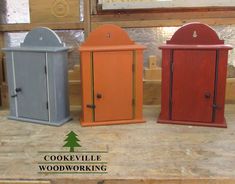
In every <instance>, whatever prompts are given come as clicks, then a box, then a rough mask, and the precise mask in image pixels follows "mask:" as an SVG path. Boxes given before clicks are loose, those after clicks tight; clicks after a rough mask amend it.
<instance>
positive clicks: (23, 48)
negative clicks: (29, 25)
mask: <svg viewBox="0 0 235 184" xmlns="http://www.w3.org/2000/svg"><path fill="white" fill-rule="evenodd" d="M3 50H4V51H6V52H9V51H20V52H60V51H61V52H62V51H67V50H69V47H66V46H65V44H64V43H63V42H62V41H61V40H60V38H59V36H58V35H57V34H56V33H55V32H54V31H52V30H51V29H49V28H46V27H39V28H35V29H33V30H31V31H30V32H28V34H27V35H26V37H25V39H24V41H23V43H21V44H20V46H18V47H9V48H3Z"/></svg>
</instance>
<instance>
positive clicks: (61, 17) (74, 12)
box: [29, 0, 80, 23]
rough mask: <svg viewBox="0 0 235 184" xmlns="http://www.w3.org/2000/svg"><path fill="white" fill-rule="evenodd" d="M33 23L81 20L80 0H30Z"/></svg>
mask: <svg viewBox="0 0 235 184" xmlns="http://www.w3.org/2000/svg"><path fill="white" fill-rule="evenodd" d="M29 6H30V19H31V22H32V23H46V22H53V23H55V22H79V21H80V1H79V0H69V1H68V0H40V1H38V0H29Z"/></svg>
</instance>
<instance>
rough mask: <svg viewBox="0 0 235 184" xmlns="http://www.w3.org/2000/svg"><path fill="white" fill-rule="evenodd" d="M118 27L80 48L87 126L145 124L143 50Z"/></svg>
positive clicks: (101, 31) (94, 35)
mask: <svg viewBox="0 0 235 184" xmlns="http://www.w3.org/2000/svg"><path fill="white" fill-rule="evenodd" d="M144 48H145V47H144V46H141V45H137V44H135V43H134V42H133V41H131V40H130V38H129V37H128V34H127V33H126V32H125V31H124V30H122V29H121V28H119V27H118V26H115V25H104V26H101V27H99V28H97V29H96V30H94V31H93V32H91V33H90V35H89V37H88V38H87V40H86V41H85V43H84V44H83V45H82V46H81V47H80V49H79V50H80V54H81V84H82V115H81V124H82V125H83V126H95V125H108V124H124V123H141V122H144V120H143V119H142V101H143V100H142V96H143V83H142V65H143V63H142V62H143V49H144Z"/></svg>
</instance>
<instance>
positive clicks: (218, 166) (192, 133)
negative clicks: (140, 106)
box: [0, 105, 235, 184]
mask: <svg viewBox="0 0 235 184" xmlns="http://www.w3.org/2000/svg"><path fill="white" fill-rule="evenodd" d="M234 107H235V106H234V105H226V113H225V116H226V119H227V123H228V128H227V129H219V128H209V127H191V126H179V125H162V124H157V123H156V117H157V116H158V114H159V112H160V107H159V106H154V107H145V108H144V117H145V119H146V121H147V122H146V123H144V124H132V125H125V126H124V125H115V126H102V127H89V128H84V127H81V126H80V124H79V120H78V118H79V112H80V110H79V111H78V110H75V111H72V116H73V118H74V120H73V121H71V122H69V123H67V124H65V125H63V126H61V127H50V126H43V125H36V124H32V123H25V122H17V121H12V120H7V119H6V114H7V111H0V126H1V129H0V140H1V141H0V163H1V164H0V179H4V178H8V179H14V180H16V179H21V180H22V179H29V180H35V179H36V180H40V179H43V180H51V181H52V183H57V184H62V183H63V184H64V183H66V184H72V183H81V184H82V183H84V182H86V184H89V183H94V184H97V183H98V182H99V183H98V184H101V183H103V184H121V183H122V184H123V183H128V184H131V183H133V184H134V183H135V184H146V183H147V184H154V183H156V184H159V183H160V184H198V183H200V184H212V183H213V184H222V183H223V184H234V180H235V164H234V155H235V134H234V131H235V108H234ZM71 130H73V131H74V132H76V133H77V134H78V137H79V139H80V140H81V141H80V143H81V145H82V147H81V148H78V149H80V150H108V153H107V155H106V159H107V162H108V173H107V174H104V175H99V174H98V175H93V174H83V175H81V174H73V175H63V174H62V175H56V174H55V175H54V174H52V175H44V174H39V173H38V167H37V162H38V161H40V160H41V155H40V154H39V153H38V151H46V150H48V151H50V150H51V151H56V150H64V148H63V147H62V146H63V145H64V139H65V138H66V135H67V133H68V132H69V131H71Z"/></svg>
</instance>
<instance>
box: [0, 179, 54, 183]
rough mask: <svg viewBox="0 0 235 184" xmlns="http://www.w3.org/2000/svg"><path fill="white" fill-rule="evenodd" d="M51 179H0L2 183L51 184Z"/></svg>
mask: <svg viewBox="0 0 235 184" xmlns="http://www.w3.org/2000/svg"><path fill="white" fill-rule="evenodd" d="M50 183H51V182H50V181H19V180H18V181H17V180H0V184H50Z"/></svg>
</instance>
